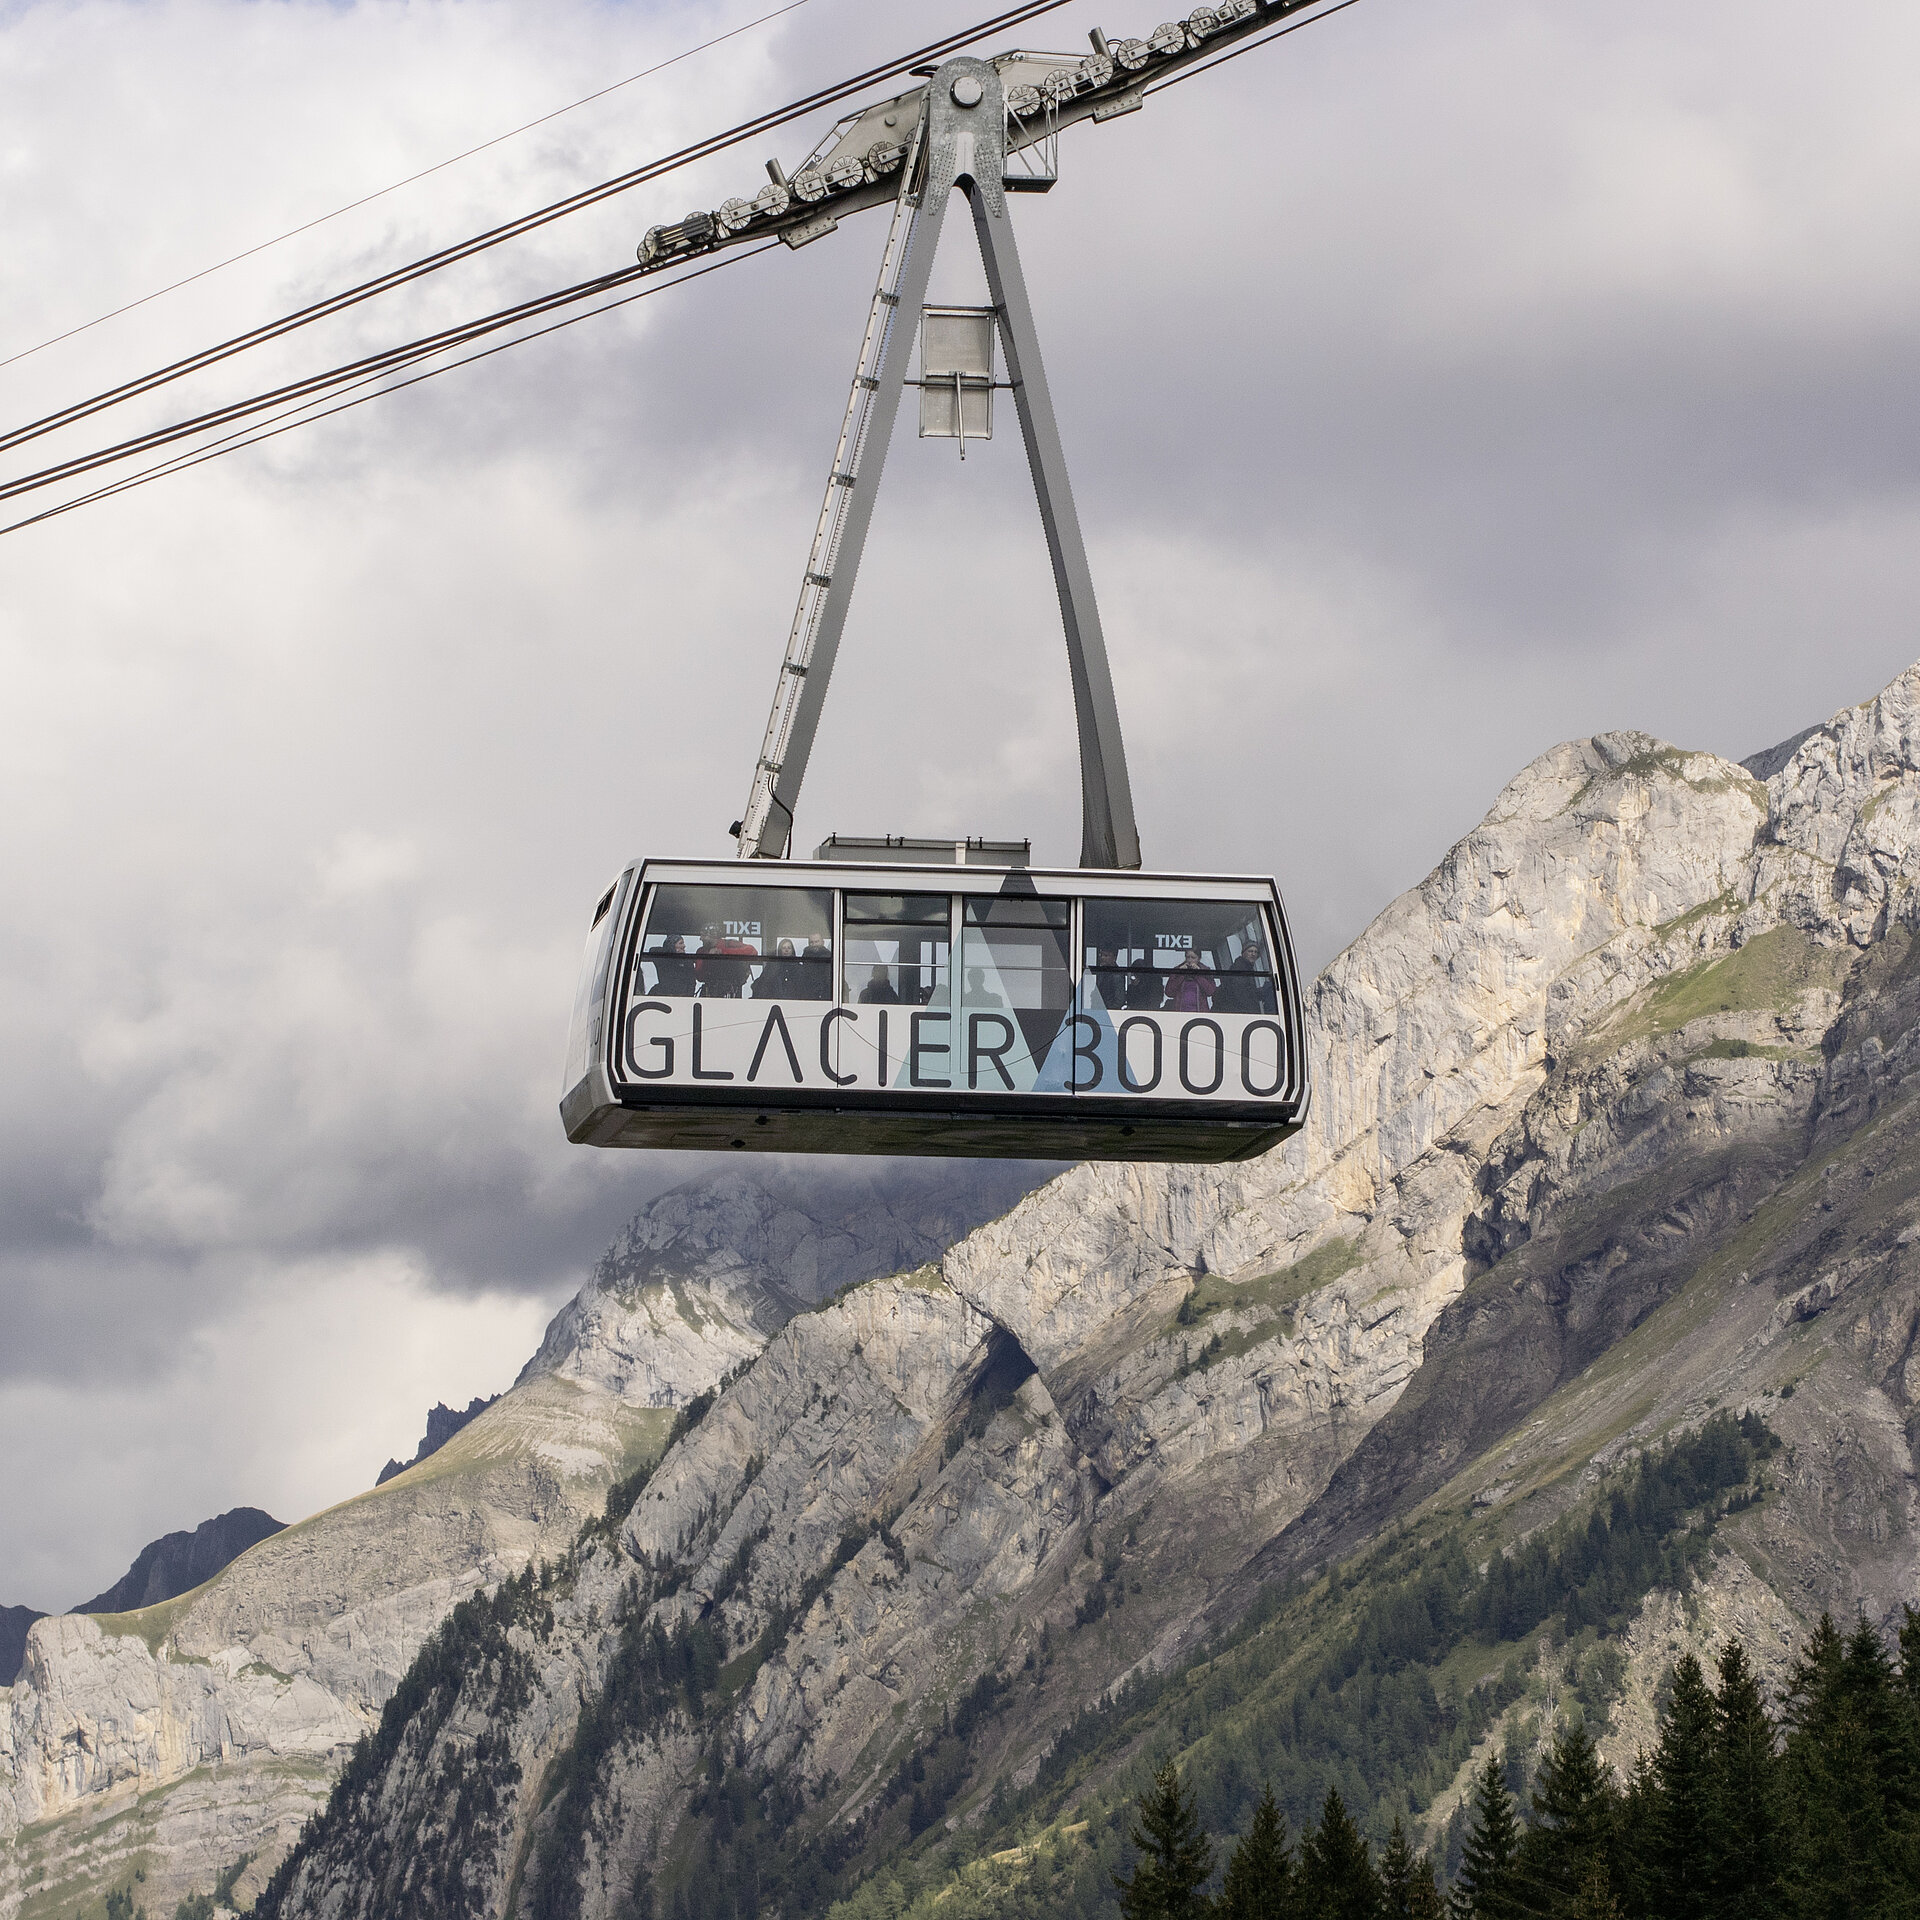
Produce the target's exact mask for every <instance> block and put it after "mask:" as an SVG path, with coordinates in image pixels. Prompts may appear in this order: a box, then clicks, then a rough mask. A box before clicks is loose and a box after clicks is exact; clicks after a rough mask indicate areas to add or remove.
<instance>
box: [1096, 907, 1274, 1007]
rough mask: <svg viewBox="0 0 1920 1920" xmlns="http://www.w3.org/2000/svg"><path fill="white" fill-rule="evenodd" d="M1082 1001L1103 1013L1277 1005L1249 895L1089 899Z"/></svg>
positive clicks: (1260, 918)
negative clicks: (1233, 898) (1244, 898)
mask: <svg viewBox="0 0 1920 1920" xmlns="http://www.w3.org/2000/svg"><path fill="white" fill-rule="evenodd" d="M1084 928H1085V936H1086V952H1085V956H1084V962H1083V968H1082V973H1081V998H1082V1003H1083V1005H1085V1006H1086V1007H1087V1008H1088V1009H1089V1010H1091V1009H1092V1008H1093V1007H1094V1006H1095V1005H1096V1004H1097V1005H1098V1006H1101V1007H1104V1008H1106V1009H1107V1010H1108V1011H1109V1012H1116V1013H1117V1012H1119V1011H1120V1010H1121V1009H1122V1008H1126V1009H1130V1010H1133V1011H1137V1012H1143V1013H1160V1012H1166V1013H1266V1014H1271V1013H1274V1012H1276V1011H1277V1010H1278V1008H1279V1004H1280V1002H1279V996H1278V994H1277V992H1276V990H1275V980H1274V965H1273V942H1272V938H1271V936H1270V935H1269V933H1268V931H1267V926H1266V916H1265V915H1264V914H1263V913H1262V912H1261V911H1260V909H1259V907H1258V906H1256V905H1255V904H1253V903H1252V902H1251V901H1246V902H1238V901H1224V900H1089V901H1088V902H1087V903H1086V908H1085V915H1084Z"/></svg>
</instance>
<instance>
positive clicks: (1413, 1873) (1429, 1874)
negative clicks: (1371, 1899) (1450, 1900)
mask: <svg viewBox="0 0 1920 1920" xmlns="http://www.w3.org/2000/svg"><path fill="white" fill-rule="evenodd" d="M1380 1900H1381V1910H1382V1912H1384V1913H1385V1915H1386V1917H1387V1920H1440V1916H1441V1914H1442V1913H1443V1912H1444V1910H1445V1909H1444V1908H1443V1907H1442V1905H1441V1902H1440V1888H1439V1885H1438V1883H1437V1882H1436V1881H1435V1879H1434V1877H1433V1862H1432V1861H1431V1860H1430V1859H1428V1858H1427V1856H1426V1855H1425V1854H1424V1853H1415V1852H1414V1850H1413V1843H1412V1842H1411V1841H1410V1840H1408V1838H1407V1830H1406V1828H1405V1827H1404V1826H1403V1825H1402V1824H1401V1820H1400V1816H1399V1815H1398V1814H1395V1815H1394V1817H1393V1831H1392V1832H1391V1833H1390V1834H1388V1835H1387V1844H1386V1845H1385V1846H1384V1847H1383V1848H1381V1850H1380Z"/></svg>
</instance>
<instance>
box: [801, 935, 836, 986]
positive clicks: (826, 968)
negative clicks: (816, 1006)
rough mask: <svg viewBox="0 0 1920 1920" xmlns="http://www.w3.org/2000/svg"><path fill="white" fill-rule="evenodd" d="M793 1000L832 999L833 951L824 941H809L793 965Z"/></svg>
mask: <svg viewBox="0 0 1920 1920" xmlns="http://www.w3.org/2000/svg"><path fill="white" fill-rule="evenodd" d="M790 997H791V998H792V999H795V1000H831V999H832V998H833V949H832V948H831V947H830V946H828V945H827V943H826V942H825V941H824V940H809V941H808V942H807V949H806V951H805V952H804V953H803V954H801V956H800V958H799V959H798V960H797V961H796V962H795V963H794V968H793V987H792V991H791V995H790Z"/></svg>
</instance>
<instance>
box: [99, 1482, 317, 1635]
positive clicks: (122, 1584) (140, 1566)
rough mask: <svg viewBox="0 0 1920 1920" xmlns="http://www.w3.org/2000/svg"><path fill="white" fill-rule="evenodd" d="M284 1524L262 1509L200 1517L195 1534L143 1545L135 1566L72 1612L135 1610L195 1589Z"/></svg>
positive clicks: (163, 1537)
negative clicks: (206, 1517)
mask: <svg viewBox="0 0 1920 1920" xmlns="http://www.w3.org/2000/svg"><path fill="white" fill-rule="evenodd" d="M286 1524H287V1523H286V1522H285V1521H284V1520H276V1519H275V1518H274V1517H273V1515H272V1514H270V1513H262V1512H261V1511H260V1509H259V1508H258V1507H235V1508H234V1509H233V1510H232V1512H230V1513H222V1514H216V1515H215V1516H214V1518H213V1519H211V1520H203V1521H201V1523H200V1524H199V1525H198V1526H197V1527H195V1528H194V1530H193V1531H192V1532H191V1533H163V1534H162V1535H161V1536H160V1538H159V1539H158V1540H155V1541H152V1542H150V1543H149V1544H148V1545H146V1546H144V1547H142V1548H141V1549H140V1551H139V1553H138V1554H136V1555H135V1556H134V1562H133V1565H132V1566H130V1567H129V1568H128V1569H127V1570H126V1572H125V1573H123V1574H122V1575H121V1576H120V1578H119V1579H118V1580H116V1581H115V1582H114V1583H113V1585H112V1586H110V1587H109V1588H108V1589H107V1590H106V1592H105V1593H96V1594H95V1595H94V1596H93V1598H92V1599H91V1600H88V1601H86V1602H84V1603H83V1604H82V1605H80V1606H77V1607H75V1608H74V1612H75V1613H132V1612H133V1611H135V1609H136V1608H139V1607H154V1606H158V1605H159V1604H160V1602H161V1601H162V1600H171V1599H173V1598H174V1597H175V1596H176V1595H177V1594H182V1593H191V1592H192V1591H193V1589H194V1588H195V1587H197V1586H199V1585H200V1584H201V1583H202V1582H203V1581H206V1580H211V1579H212V1578H213V1576H214V1575H215V1574H216V1573H218V1572H219V1571H220V1570H221V1568H222V1567H228V1566H231V1565H232V1564H233V1562H234V1561H236V1560H238V1559H239V1558H240V1556H241V1555H242V1554H243V1553H245V1552H246V1550H247V1549H248V1548H249V1547H254V1546H258V1545H259V1544H260V1542H261V1541H262V1540H265V1539H268V1538H270V1537H271V1536H272V1535H274V1534H276V1533H278V1532H279V1531H280V1529H281V1528H282V1527H284V1526H285V1525H286Z"/></svg>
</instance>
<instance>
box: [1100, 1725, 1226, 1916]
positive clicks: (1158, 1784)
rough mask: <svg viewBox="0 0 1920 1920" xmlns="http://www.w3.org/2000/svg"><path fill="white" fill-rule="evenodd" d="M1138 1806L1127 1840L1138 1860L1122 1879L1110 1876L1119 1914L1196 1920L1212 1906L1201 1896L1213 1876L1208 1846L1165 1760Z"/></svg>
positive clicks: (1187, 1797) (1170, 1764)
mask: <svg viewBox="0 0 1920 1920" xmlns="http://www.w3.org/2000/svg"><path fill="white" fill-rule="evenodd" d="M1139 1807H1140V1817H1139V1819H1138V1820H1136V1821H1135V1822H1134V1825H1133V1830H1132V1832H1131V1834H1130V1836H1129V1837H1130V1838H1131V1839H1132V1841H1133V1844H1134V1845H1135V1846H1136V1847H1138V1848H1139V1850H1140V1858H1139V1860H1138V1861H1137V1862H1136V1863H1135V1865H1134V1869H1133V1872H1132V1873H1131V1874H1129V1875H1128V1876H1127V1877H1126V1878H1124V1879H1123V1878H1122V1877H1121V1876H1120V1875H1119V1874H1115V1875H1114V1877H1113V1884H1114V1886H1115V1887H1116V1888H1117V1889H1118V1890H1119V1894H1120V1911H1121V1912H1122V1913H1123V1914H1124V1915H1125V1916H1126V1920H1199V1917H1200V1916H1201V1915H1204V1914H1207V1913H1210V1912H1211V1911H1212V1907H1213V1902H1212V1901H1211V1900H1209V1899H1208V1898H1207V1896H1206V1894H1205V1893H1204V1892H1203V1891H1202V1889H1203V1888H1204V1887H1205V1886H1206V1884H1207V1880H1208V1877H1209V1876H1210V1875H1211V1874H1212V1872H1213V1842H1212V1841H1211V1840H1209V1839H1208V1838H1207V1836H1206V1834H1205V1833H1204V1832H1203V1831H1202V1829H1201V1826H1200V1815H1199V1812H1198V1811H1197V1809H1196V1808H1195V1806H1194V1803H1193V1796H1192V1795H1191V1794H1190V1793H1188V1792H1187V1791H1186V1789H1185V1788H1184V1787H1182V1786H1181V1784H1180V1770H1179V1769H1178V1768H1177V1767H1176V1766H1175V1765H1174V1764H1173V1762H1172V1761H1171V1760H1165V1761H1162V1762H1161V1764H1160V1768H1159V1770H1158V1771H1157V1772H1156V1773H1155V1774H1154V1776H1153V1783H1152V1785H1151V1786H1149V1787H1147V1788H1146V1789H1145V1790H1144V1791H1143V1792H1142V1793H1141V1795H1140V1799H1139Z"/></svg>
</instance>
